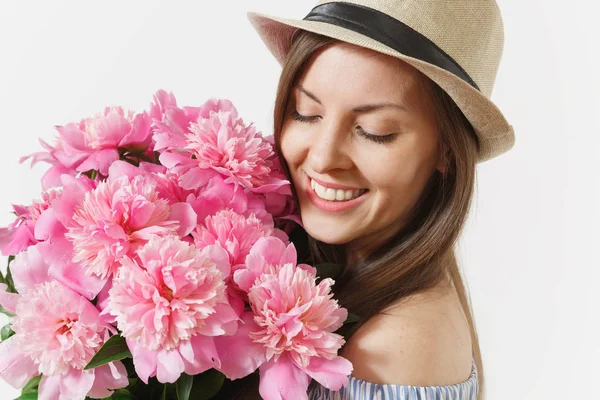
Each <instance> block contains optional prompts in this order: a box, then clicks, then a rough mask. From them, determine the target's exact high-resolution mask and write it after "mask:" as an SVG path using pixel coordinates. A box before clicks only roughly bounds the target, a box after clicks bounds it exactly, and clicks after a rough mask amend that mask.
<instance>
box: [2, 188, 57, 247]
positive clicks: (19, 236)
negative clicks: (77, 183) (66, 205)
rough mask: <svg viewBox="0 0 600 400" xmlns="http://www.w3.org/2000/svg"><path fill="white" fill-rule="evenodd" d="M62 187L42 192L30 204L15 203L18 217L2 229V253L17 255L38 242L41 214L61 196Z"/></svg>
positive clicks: (14, 208) (14, 207)
mask: <svg viewBox="0 0 600 400" xmlns="http://www.w3.org/2000/svg"><path fill="white" fill-rule="evenodd" d="M61 194H62V189H60V188H52V189H49V190H46V191H44V192H42V198H41V199H40V200H35V201H34V202H33V203H31V205H29V206H19V205H13V210H14V212H15V214H16V215H17V219H16V220H15V221H14V222H13V223H12V224H10V225H9V226H8V228H2V229H1V230H0V250H1V251H2V255H5V256H8V255H15V254H17V253H20V252H22V251H24V250H25V249H27V248H28V247H29V246H31V245H34V244H36V243H37V242H38V239H37V238H36V236H35V226H36V223H37V221H38V220H39V219H40V216H41V215H42V214H43V213H44V212H45V211H46V210H47V209H48V208H49V207H50V205H51V204H52V202H53V201H54V200H55V199H57V198H58V197H60V195H61Z"/></svg>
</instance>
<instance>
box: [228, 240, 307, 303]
mask: <svg viewBox="0 0 600 400" xmlns="http://www.w3.org/2000/svg"><path fill="white" fill-rule="evenodd" d="M297 258H298V255H297V252H296V247H295V246H294V244H293V243H289V244H287V243H285V242H283V241H282V240H281V239H280V238H278V237H274V236H270V237H264V238H260V239H258V240H257V241H256V243H255V244H254V245H253V246H252V248H251V249H250V251H249V253H248V256H247V257H246V260H245V268H240V269H238V270H236V271H235V272H234V274H233V280H234V281H235V283H236V284H237V286H238V287H239V288H240V289H241V290H242V291H244V292H245V293H248V292H249V291H250V289H251V288H252V286H254V283H255V282H256V281H257V279H258V278H259V277H260V276H262V275H264V274H274V273H276V271H278V270H279V268H281V267H282V266H283V265H287V264H290V265H294V266H295V265H296V260H297ZM297 267H298V268H301V269H304V270H306V271H307V272H308V273H310V274H312V275H316V273H317V270H316V268H314V267H312V266H310V265H308V264H298V266H297Z"/></svg>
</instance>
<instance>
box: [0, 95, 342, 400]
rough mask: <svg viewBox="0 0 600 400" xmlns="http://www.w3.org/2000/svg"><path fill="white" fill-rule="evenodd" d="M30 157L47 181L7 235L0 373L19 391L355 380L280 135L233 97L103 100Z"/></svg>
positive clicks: (333, 384)
mask: <svg viewBox="0 0 600 400" xmlns="http://www.w3.org/2000/svg"><path fill="white" fill-rule="evenodd" d="M56 129H57V131H58V136H57V138H56V141H55V144H54V146H52V145H49V144H47V143H45V142H44V141H40V142H41V144H42V146H43V147H44V149H45V151H43V152H38V153H34V154H32V155H30V156H28V157H24V158H22V159H21V162H23V161H24V160H26V159H29V158H31V163H32V165H33V164H35V163H37V162H40V161H44V162H46V163H48V164H50V168H49V169H48V171H47V172H46V173H45V174H44V175H43V178H42V188H43V190H44V191H43V192H42V194H41V198H40V199H39V200H36V201H34V202H33V203H32V204H31V205H29V206H18V205H14V206H13V207H14V213H15V215H16V220H15V221H14V223H12V224H11V225H10V226H9V227H8V228H1V229H0V250H1V252H2V254H3V255H5V256H9V261H8V262H9V265H8V269H7V273H6V276H4V275H2V274H0V282H1V283H0V306H1V307H0V311H1V312H3V313H5V314H6V315H8V316H9V319H10V322H9V324H8V325H6V326H5V327H4V328H2V330H1V336H2V342H1V343H0V377H2V378H3V379H4V380H5V381H7V382H8V383H9V384H11V385H12V386H14V387H15V388H23V390H22V393H23V396H22V398H23V399H25V398H26V399H34V398H39V399H85V398H86V397H87V398H118V399H135V398H140V399H151V398H161V399H167V398H177V399H188V398H192V399H199V398H211V397H212V396H215V395H218V392H219V391H220V390H221V388H222V386H223V385H227V384H229V383H231V382H230V381H231V380H236V379H240V378H244V377H247V376H250V375H251V374H256V373H259V375H260V386H259V391H260V395H261V396H262V397H263V398H264V399H290V400H297V399H303V398H307V389H308V384H309V382H310V380H311V379H314V380H316V381H317V382H319V383H320V384H321V385H323V386H325V387H328V388H330V389H332V390H338V389H340V388H341V387H342V386H344V385H346V384H347V382H348V376H349V375H350V373H351V371H352V365H351V363H350V362H349V361H348V360H346V359H344V358H342V357H340V356H338V354H337V353H338V350H339V349H340V348H341V346H342V345H343V343H344V339H343V337H342V336H341V335H340V334H338V333H335V331H336V330H338V329H339V328H340V327H341V326H342V324H344V322H345V321H347V318H348V313H347V311H346V310H345V309H344V308H341V307H340V306H339V305H338V303H337V301H336V300H335V299H333V298H332V297H333V295H332V292H331V286H332V285H333V283H334V281H333V280H332V279H331V278H329V277H323V276H321V275H322V274H320V273H318V272H317V268H314V267H312V266H310V265H307V264H303V263H300V262H299V260H298V255H297V251H296V247H295V246H294V244H293V243H291V241H290V236H288V235H291V234H292V233H293V232H295V231H296V230H297V229H302V228H301V227H299V225H298V224H299V219H298V216H297V211H296V206H295V205H294V202H293V197H292V195H291V188H290V183H289V182H288V181H287V180H286V179H285V176H284V174H283V173H282V169H281V166H280V164H279V162H278V159H277V157H276V155H275V152H274V145H273V142H272V138H271V137H263V136H262V135H261V134H260V132H258V131H257V130H256V129H255V127H253V126H252V125H251V124H250V125H246V124H245V123H244V122H243V120H242V119H241V118H239V116H238V113H237V111H236V109H235V108H234V106H233V105H232V103H231V102H230V101H228V100H214V99H211V100H209V101H208V102H206V103H205V104H204V105H202V106H201V107H179V106H177V103H176V100H175V98H174V96H173V95H172V94H171V93H167V92H165V91H163V90H159V91H158V92H157V93H156V94H155V95H154V99H153V101H152V103H151V104H150V109H149V110H148V111H144V112H141V113H137V114H136V113H133V112H131V111H127V110H124V109H123V108H121V107H106V108H105V109H104V110H103V111H102V112H101V113H99V114H97V115H94V116H92V117H90V118H86V119H83V120H81V121H80V122H76V123H69V124H67V125H65V126H56Z"/></svg>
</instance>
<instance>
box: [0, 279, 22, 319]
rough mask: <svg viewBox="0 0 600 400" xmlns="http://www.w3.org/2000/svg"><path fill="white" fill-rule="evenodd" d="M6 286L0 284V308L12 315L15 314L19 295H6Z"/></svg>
mask: <svg viewBox="0 0 600 400" xmlns="http://www.w3.org/2000/svg"><path fill="white" fill-rule="evenodd" d="M7 289H8V286H6V284H5V283H0V306H2V307H3V308H4V309H5V310H6V311H8V312H9V313H12V314H16V313H17V302H18V301H19V297H20V295H18V294H16V293H8V292H7V291H6V290H7Z"/></svg>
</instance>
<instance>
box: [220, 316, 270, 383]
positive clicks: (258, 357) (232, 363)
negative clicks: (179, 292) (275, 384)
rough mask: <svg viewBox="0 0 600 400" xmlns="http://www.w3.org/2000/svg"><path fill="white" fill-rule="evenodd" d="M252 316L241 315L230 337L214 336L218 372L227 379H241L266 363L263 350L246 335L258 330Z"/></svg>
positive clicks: (261, 346)
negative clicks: (218, 366) (236, 328)
mask: <svg viewBox="0 0 600 400" xmlns="http://www.w3.org/2000/svg"><path fill="white" fill-rule="evenodd" d="M253 318H254V314H253V313H252V312H246V313H244V315H242V321H243V322H242V323H240V325H239V327H238V330H237V331H236V333H235V334H234V335H232V336H216V337H215V338H214V340H215V346H216V348H217V352H218V354H219V359H220V360H221V367H220V368H218V369H219V371H221V372H222V373H224V374H225V376H227V378H229V379H239V378H243V377H245V376H247V375H249V374H251V373H252V372H254V371H256V369H257V368H258V367H260V366H261V365H262V364H263V363H264V362H265V361H266V359H267V358H266V355H265V348H264V347H263V345H262V344H260V343H255V342H254V341H253V340H252V339H251V338H250V337H249V336H248V333H249V332H251V331H256V330H258V329H259V327H258V325H256V323H255V322H254V319H253Z"/></svg>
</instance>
